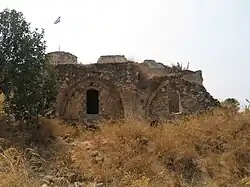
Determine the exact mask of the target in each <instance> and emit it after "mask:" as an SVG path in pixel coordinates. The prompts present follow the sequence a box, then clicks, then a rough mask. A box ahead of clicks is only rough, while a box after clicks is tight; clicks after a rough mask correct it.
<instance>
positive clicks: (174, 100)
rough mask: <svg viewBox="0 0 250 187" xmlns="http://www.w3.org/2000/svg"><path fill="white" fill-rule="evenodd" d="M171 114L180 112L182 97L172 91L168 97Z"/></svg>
mask: <svg viewBox="0 0 250 187" xmlns="http://www.w3.org/2000/svg"><path fill="white" fill-rule="evenodd" d="M168 104H169V113H170V114H173V113H179V112H180V96H179V94H178V93H176V92H175V91H170V92H169V95H168Z"/></svg>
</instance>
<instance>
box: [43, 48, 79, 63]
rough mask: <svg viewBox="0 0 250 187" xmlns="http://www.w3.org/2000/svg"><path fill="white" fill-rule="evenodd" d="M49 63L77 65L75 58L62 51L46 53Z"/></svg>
mask: <svg viewBox="0 0 250 187" xmlns="http://www.w3.org/2000/svg"><path fill="white" fill-rule="evenodd" d="M47 56H48V57H49V59H50V62H51V63H52V64H54V65H56V64H77V57H76V56H75V55H73V54H71V53H68V52H64V51H55V52H51V53H48V54H47Z"/></svg>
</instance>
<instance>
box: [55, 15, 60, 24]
mask: <svg viewBox="0 0 250 187" xmlns="http://www.w3.org/2000/svg"><path fill="white" fill-rule="evenodd" d="M60 21H61V16H59V17H58V18H57V19H56V21H55V22H54V24H57V23H59V22H60Z"/></svg>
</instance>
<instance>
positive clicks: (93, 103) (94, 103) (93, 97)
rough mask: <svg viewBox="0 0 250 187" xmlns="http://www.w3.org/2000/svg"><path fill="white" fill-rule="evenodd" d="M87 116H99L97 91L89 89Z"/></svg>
mask: <svg viewBox="0 0 250 187" xmlns="http://www.w3.org/2000/svg"><path fill="white" fill-rule="evenodd" d="M87 114H99V91H98V90H95V89H90V90H88V91H87Z"/></svg>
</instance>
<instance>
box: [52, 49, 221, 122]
mask: <svg viewBox="0 0 250 187" xmlns="http://www.w3.org/2000/svg"><path fill="white" fill-rule="evenodd" d="M48 55H50V56H51V57H52V58H51V59H52V60H53V63H54V64H56V70H57V72H58V75H59V76H58V85H59V94H58V96H57V114H58V115H59V116H60V117H61V118H64V119H68V120H79V121H81V120H86V119H110V118H114V119H118V118H124V117H128V116H131V115H132V116H135V117H139V118H144V119H150V120H155V119H157V120H160V121H164V120H166V119H169V118H170V117H171V116H173V115H178V114H193V113H196V112H199V111H201V110H206V109H208V108H210V107H214V106H216V105H217V104H218V102H217V100H215V99H214V98H213V97H212V96H211V95H210V94H209V93H208V92H207V91H206V89H205V88H204V87H203V85H202V82H203V78H202V72H201V71H189V70H180V69H178V68H176V67H169V66H165V65H163V64H161V63H157V62H155V61H152V60H145V61H144V62H143V63H136V62H131V61H128V60H127V59H126V58H125V57H124V56H102V57H100V58H99V60H98V62H97V63H95V64H87V65H83V64H78V63H77V57H75V56H74V55H71V54H70V53H65V52H61V51H58V52H53V53H49V54H48Z"/></svg>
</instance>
